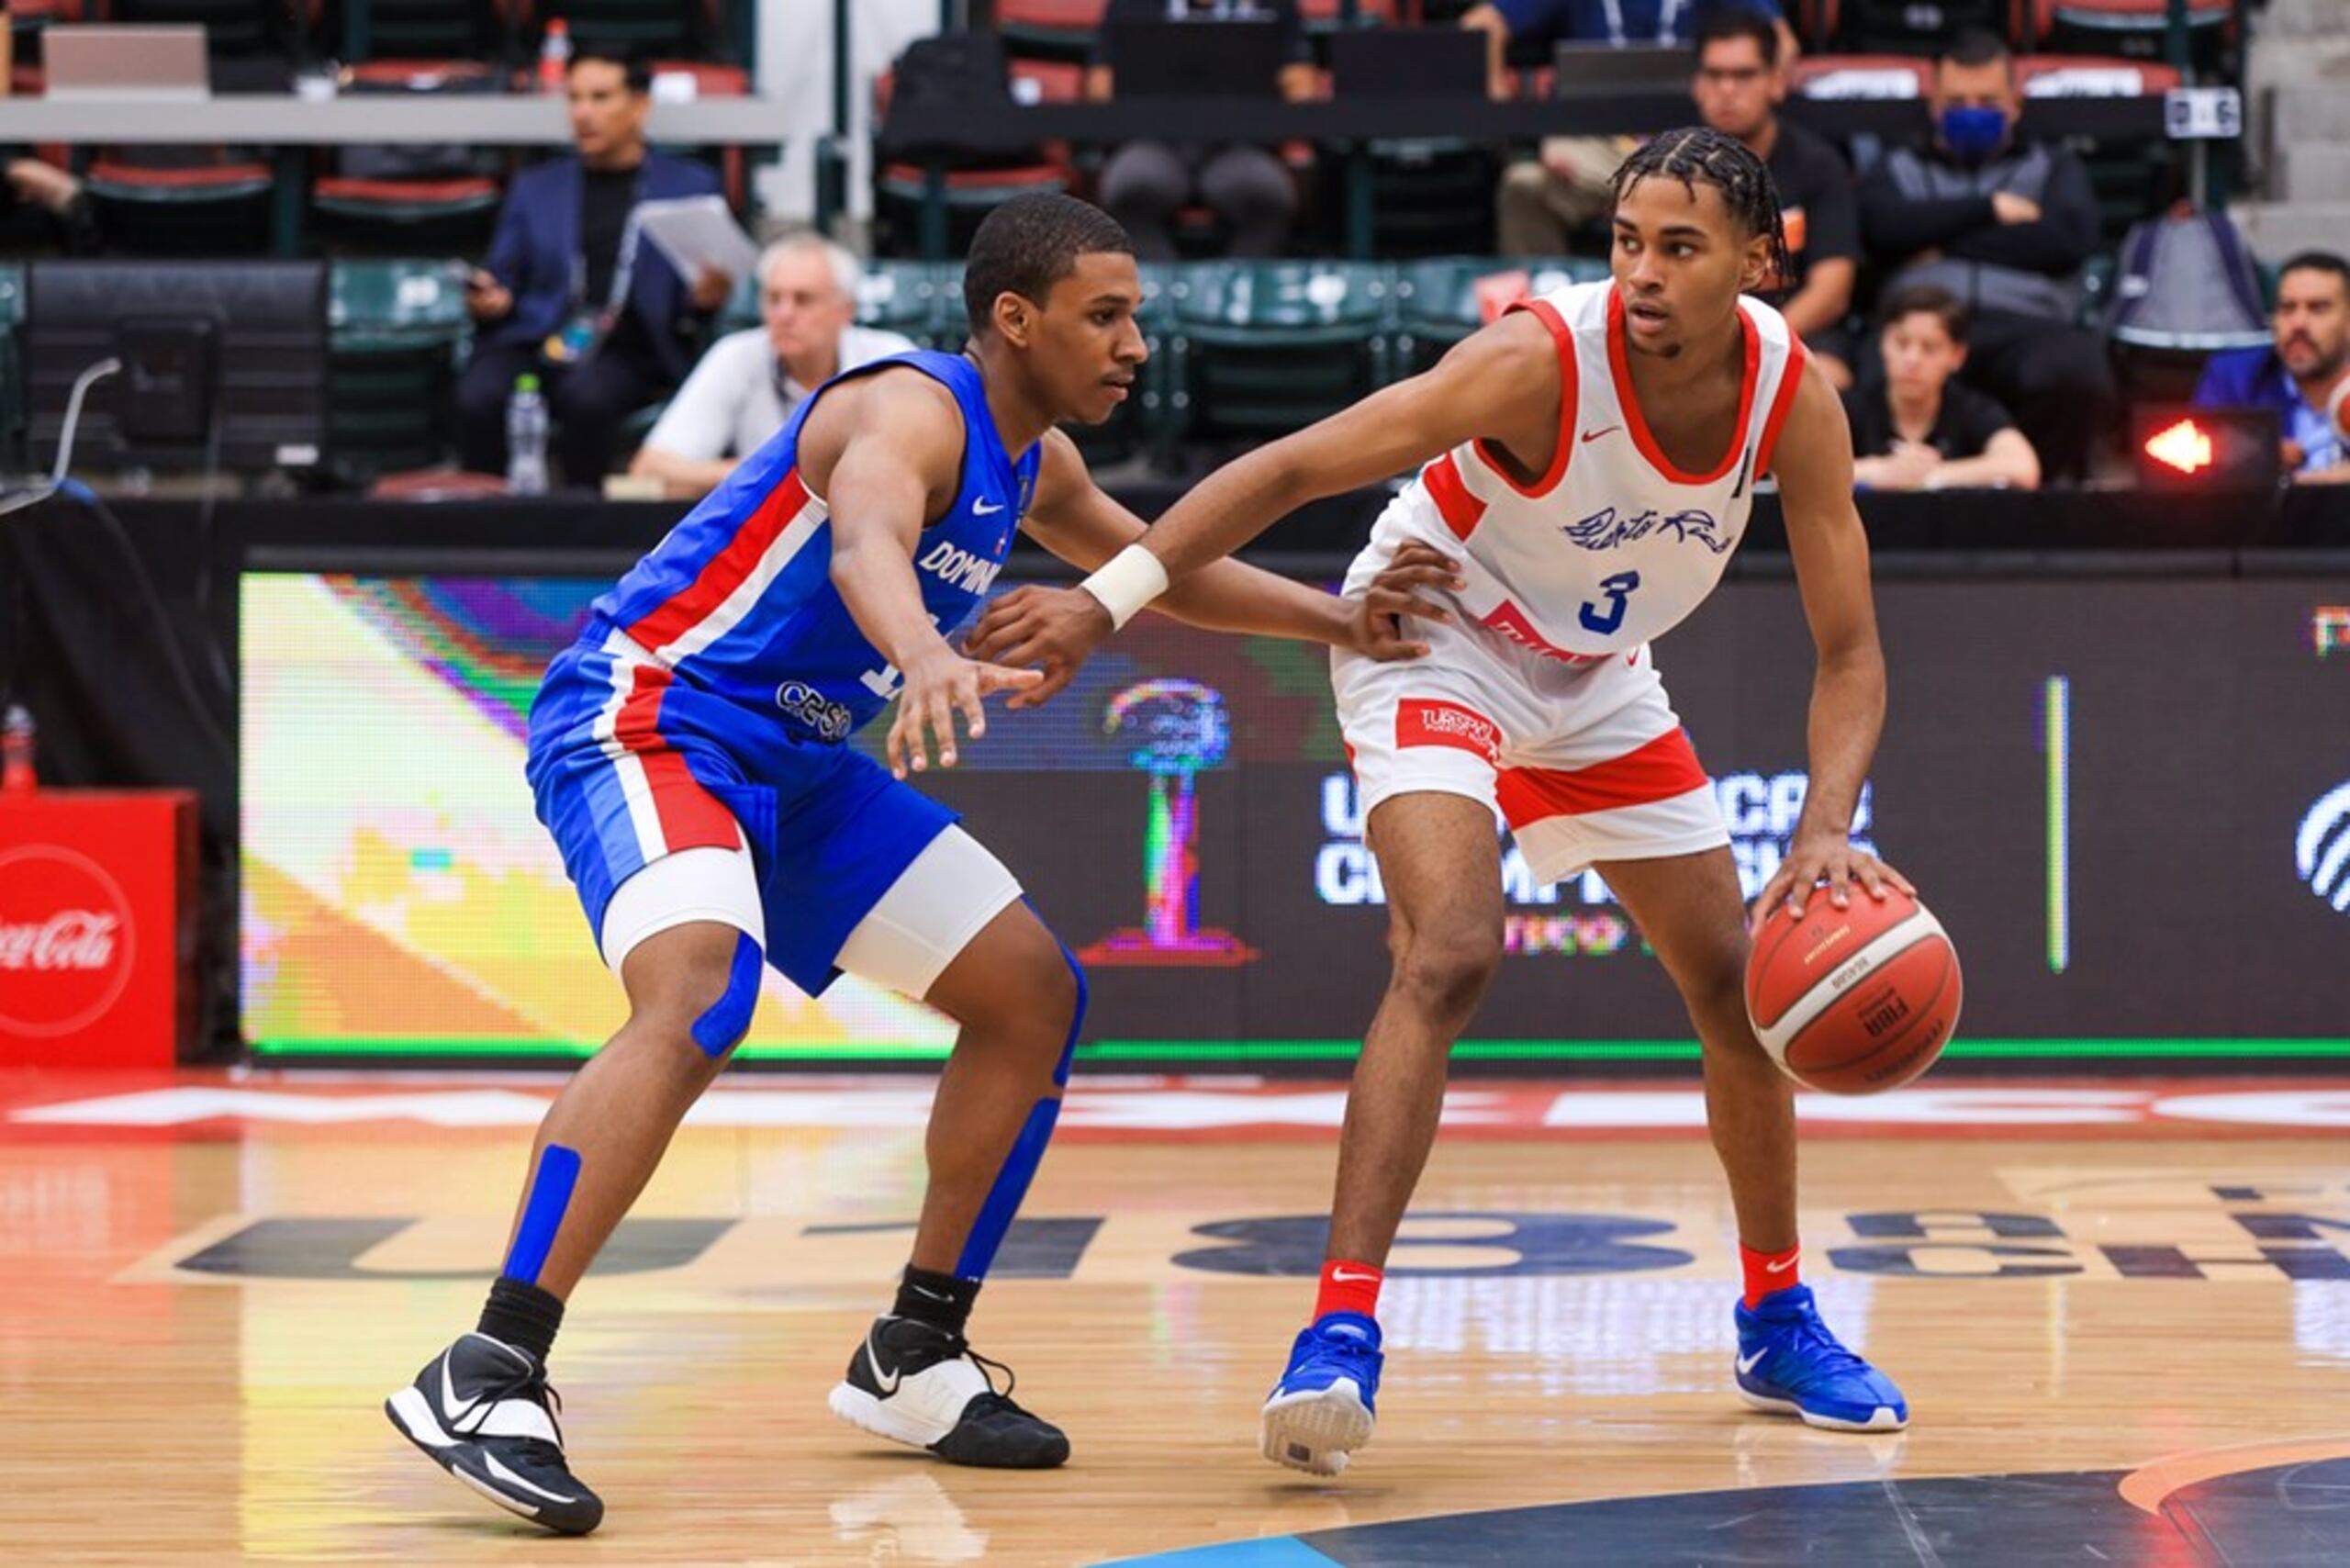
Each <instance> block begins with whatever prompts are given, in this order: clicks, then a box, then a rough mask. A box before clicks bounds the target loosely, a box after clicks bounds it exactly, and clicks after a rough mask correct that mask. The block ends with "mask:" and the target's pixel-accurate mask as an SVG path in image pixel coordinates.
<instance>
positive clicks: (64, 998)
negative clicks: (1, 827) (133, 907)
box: [0, 845, 137, 1039]
mask: <svg viewBox="0 0 2350 1568" xmlns="http://www.w3.org/2000/svg"><path fill="white" fill-rule="evenodd" d="M136 939H137V932H136V930H135V928H134V927H133V926H132V924H131V921H130V903H129V900H128V899H126V898H125V897H124V896H123V891H122V889H121V887H120V886H119V885H118V884H117V882H116V881H115V879H113V878H112V877H110V876H108V875H107V874H106V868H104V867H102V866H100V865H99V864H98V863H97V862H96V861H95V860H92V859H90V858H89V857H87V856H84V855H78V854H75V853H74V852H73V851H72V850H70V849H59V848H55V847H53V846H47V845H35V846H30V847H28V848H23V849H16V850H11V851H9V852H8V853H7V854H5V855H0V1034H15V1035H20V1036H30V1037H32V1038H35V1039H48V1038H53V1037H55V1036H61V1035H71V1034H75V1033H77V1032H79V1031H81V1030H83V1029H85V1028H87V1027H89V1026H90V1025H92V1024H95V1023H96V1022H97V1021H98V1020H99V1019H100V1018H103V1017H104V1016H105V1015H106V1010H107V1009H109V1008H111V1007H112V1006H113V1005H114V1004H115V1003H116V1002H118V1001H120V1000H121V999H122V993H123V991H124V990H125V988H127V987H128V986H129V984H130V970H131V958H132V951H133V944H134V943H135V941H136Z"/></svg>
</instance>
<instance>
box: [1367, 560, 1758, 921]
mask: <svg viewBox="0 0 2350 1568" xmlns="http://www.w3.org/2000/svg"><path fill="white" fill-rule="evenodd" d="M1422 591H1423V592H1425V591H1426V590H1422ZM1431 597H1435V598H1438V599H1441V600H1442V602H1444V603H1445V604H1446V605H1447V607H1448V608H1450V609H1452V610H1455V612H1456V614H1457V613H1458V611H1459V606H1458V604H1457V603H1455V602H1454V601H1452V600H1451V599H1449V597H1448V596H1442V595H1437V596H1431ZM1412 626H1413V630H1412V632H1411V635H1413V636H1415V637H1416V638H1417V639H1418V640H1420V641H1423V642H1425V643H1427V644H1428V645H1429V650H1430V651H1429V653H1428V655H1427V657H1425V658H1420V659H1406V660H1401V661H1398V662H1396V663H1393V664H1380V663H1378V662H1376V661H1375V660H1372V659H1370V658H1366V657H1364V656H1363V655H1360V654H1356V653H1349V652H1348V651H1346V650H1344V649H1339V650H1336V651H1334V652H1333V653H1332V655H1331V659H1330V681H1331V685H1332V687H1333V688H1334V689H1336V691H1337V702H1338V723H1339V727H1340V729H1341V730H1342V731H1343V732H1344V734H1345V736H1346V742H1347V749H1348V755H1349V756H1351V758H1352V759H1353V762H1354V768H1355V778H1356V779H1357V781H1358V783H1359V785H1360V798H1361V802H1362V812H1363V816H1364V819H1365V820H1366V821H1368V820H1369V818H1370V816H1371V811H1372V809H1373V808H1374V807H1376V806H1377V805H1378V804H1379V803H1380V802H1381V801H1385V800H1387V799H1389V798H1390V797H1391V796H1395V795H1404V794H1410V793H1413V792H1415V791H1419V790H1434V791H1437V792H1439V793H1442V794H1449V795H1464V796H1466V797H1468V798H1469V799H1471V800H1472V801H1483V803H1484V805H1485V807H1486V808H1487V809H1488V810H1490V811H1491V812H1493V813H1494V816H1495V817H1496V818H1498V819H1499V820H1500V821H1502V822H1504V823H1507V824H1508V826H1509V829H1510V832H1511V833H1512V834H1515V835H1516V839H1517V846H1518V848H1519V849H1520V850H1521V851H1523V852H1524V854H1525V856H1526V862H1527V869H1529V870H1530V871H1531V872H1532V873H1533V874H1534V878H1535V879H1536V880H1537V881H1538V882H1540V883H1544V884H1548V883H1550V882H1555V881H1558V880H1560V879H1562V878H1565V877H1571V876H1574V875H1577V874H1579V873H1580V872H1582V871H1583V870H1585V869H1587V868H1590V867H1591V866H1593V865H1595V864H1597V863H1599V862H1603V861H1608V860H1655V859H1662V858H1663V857H1667V856H1673V855H1693V854H1695V853H1697V852H1698V851H1700V850H1706V849H1716V848H1720V847H1722V846H1727V845H1728V844H1729V830H1728V828H1727V827H1726V826H1725V825H1724V823H1723V821H1722V814H1721V806H1720V803H1719V801H1718V800H1717V799H1716V797H1715V794H1714V787H1713V783H1712V781H1711V780H1710V779H1708V778H1707V777H1706V770H1705V769H1704V768H1703V767H1700V766H1699V765H1698V762H1697V754H1696V751H1695V748H1694V747H1693V746H1692V745H1690V742H1689V735H1688V732H1686V731H1685V730H1684V729H1683V728H1682V727H1681V720H1680V719H1679V717H1678V716H1677V715H1675V714H1674V712H1673V704H1672V702H1671V700H1669V699H1667V697H1666V696H1665V691H1664V682H1663V681H1662V680H1661V679H1659V678H1658V677H1657V673H1656V666H1655V665H1654V664H1653V663H1652V662H1651V659H1650V656H1649V650H1648V648H1647V646H1646V645H1645V644H1644V645H1642V646H1641V647H1639V649H1637V650H1635V651H1634V652H1632V653H1629V654H1617V655H1610V656H1608V657H1606V658H1604V659H1599V660H1595V661H1594V662H1593V663H1591V664H1587V665H1569V664H1565V663H1563V662H1561V661H1560V660H1557V659H1554V658H1550V657H1549V656H1547V655H1540V654H1537V653H1533V652H1531V651H1529V650H1527V649H1524V648H1521V647H1519V646H1517V645H1516V644H1512V643H1508V642H1505V641H1504V640H1502V638H1501V637H1500V636H1498V635H1497V634H1495V633H1491V632H1487V631H1485V630H1484V629H1483V628H1482V627H1477V626H1474V625H1471V626H1466V627H1464V626H1463V625H1462V624H1460V622H1459V621H1454V622H1431V621H1416V622H1413V623H1412Z"/></svg>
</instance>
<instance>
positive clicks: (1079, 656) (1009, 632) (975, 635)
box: [963, 583, 1116, 708]
mask: <svg viewBox="0 0 2350 1568" xmlns="http://www.w3.org/2000/svg"><path fill="white" fill-rule="evenodd" d="M1115 630H1116V628H1115V627H1113V626H1112V625H1111V624H1110V612H1109V611H1108V610H1104V609H1103V608H1102V601H1101V600H1100V599H1096V598H1094V597H1093V596H1092V595H1091V594H1090V593H1088V592H1086V591H1085V590H1084V589H1083V588H1044V587H1040V586H1039V585H1037V584H1035V583H1023V584H1022V585H1021V586H1020V587H1018V588H1013V590H1012V591H1011V592H1010V593H1008V594H1005V595H1004V596H1003V597H1002V598H1001V599H997V600H995V601H994V602H993V603H992V604H990V605H989V606H988V608H987V610H986V613H984V614H982V615H981V616H980V617H979V621H978V622H977V623H976V624H975V625H973V626H972V628H971V631H970V634H969V635H968V636H967V637H965V638H964V639H963V646H964V647H965V648H966V649H968V651H969V653H970V655H971V656H972V657H973V658H975V659H991V660H993V661H995V662H996V663H998V664H1004V665H1020V666H1034V667H1032V668H1030V669H1029V670H1028V672H1027V673H1029V674H1030V675H1032V676H1034V677H1035V679H1034V680H1033V681H1032V682H1031V683H1030V684H1029V685H1028V686H1027V687H1026V689H1024V690H1022V691H1021V692H1020V693H1019V694H1018V695H1016V696H1014V697H1013V700H1011V701H1010V702H1009V703H1007V704H1005V706H1007V707H1012V708H1034V707H1035V706H1036V705H1037V704H1038V703H1040V702H1042V701H1044V700H1046V698H1048V697H1050V696H1052V695H1053V693H1055V692H1057V691H1058V690H1059V689H1061V688H1062V687H1064V686H1067V685H1068V684H1069V682H1070V681H1071V680H1072V679H1074V678H1076V676H1077V672H1078V670H1079V668H1080V667H1081V666H1083V665H1084V663H1085V661H1086V659H1087V658H1088V657H1090V656H1091V655H1092V652H1093V650H1094V649H1096V648H1098V647H1100V646H1101V645H1102V641H1103V640H1104V639H1105V638H1107V637H1108V636H1109V635H1110V633H1112V632H1113V631H1115Z"/></svg>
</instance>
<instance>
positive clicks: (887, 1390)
mask: <svg viewBox="0 0 2350 1568" xmlns="http://www.w3.org/2000/svg"><path fill="white" fill-rule="evenodd" d="M990 1367H992V1368H994V1369H996V1370H997V1371H999V1372H1002V1373H1003V1377H1004V1383H1003V1392H1002V1394H998V1393H997V1392H996V1391H995V1380H994V1379H993V1378H991V1377H990V1376H989V1375H988V1370H987V1369H989V1368H990ZM832 1406H833V1414H834V1415H835V1416H838V1417H840V1418H841V1419H842V1420H844V1421H846V1422H847V1423H848V1424H849V1425H850V1426H852V1427H861V1428H864V1429H865V1430H867V1431H868V1432H871V1433H873V1434H874V1435H875V1436H877V1437H884V1438H889V1439H892V1440H894V1441H897V1442H901V1443H906V1444H909V1445H911V1446H912V1447H914V1448H918V1449H926V1450H929V1451H930V1452H932V1453H934V1454H936V1455H937V1456H938V1457H939V1458H941V1459H943V1460H946V1462H948V1463H950V1464H974V1465H983V1466H986V1467H988V1468H990V1469H994V1470H1049V1469H1051V1468H1052V1467H1053V1466H1054V1465H1057V1464H1063V1463H1066V1462H1068V1460H1069V1438H1068V1436H1067V1434H1065V1433H1063V1432H1062V1430H1061V1429H1060V1428H1058V1427H1056V1426H1054V1425H1053V1424H1052V1423H1051V1422H1049V1421H1044V1420H1039V1419H1038V1418H1037V1417H1035V1416H1032V1415H1030V1414H1029V1413H1028V1412H1027V1411H1025V1410H1023V1409H1022V1408H1021V1407H1020V1406H1017V1405H1014V1404H1013V1402H1012V1369H1011V1368H1009V1367H1007V1366H1005V1365H1004V1364H1003V1363H1002V1362H1001V1361H989V1360H988V1359H987V1358H986V1357H984V1356H981V1355H979V1354H977V1353H975V1352H974V1351H973V1350H972V1349H971V1347H970V1345H969V1343H968V1341H967V1340H965V1339H964V1338H963V1336H961V1335H960V1334H952V1333H949V1332H947V1331H946V1329H944V1328H939V1327H934V1326H933V1325H931V1324H928V1323H924V1322H922V1321H921V1320H920V1319H918V1318H912V1317H889V1316H883V1317H878V1318H876V1319H875V1320H874V1323H873V1327H872V1328H871V1329H870V1330H869V1331H868V1332H867V1334H866V1336H865V1343H864V1344H862V1345H859V1346H858V1347H857V1348H856V1354H854V1355H852V1356H851V1357H849V1359H848V1375H847V1377H845V1379H843V1380H842V1381H841V1383H839V1384H838V1385H837V1386H835V1387H834V1390H833V1396H832Z"/></svg>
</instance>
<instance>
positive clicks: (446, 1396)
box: [441, 1355, 481, 1431]
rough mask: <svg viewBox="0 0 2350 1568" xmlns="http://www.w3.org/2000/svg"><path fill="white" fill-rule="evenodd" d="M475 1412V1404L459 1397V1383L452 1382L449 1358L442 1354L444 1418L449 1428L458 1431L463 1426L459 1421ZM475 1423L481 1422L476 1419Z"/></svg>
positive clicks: (442, 1411)
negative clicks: (460, 1425) (470, 1403)
mask: <svg viewBox="0 0 2350 1568" xmlns="http://www.w3.org/2000/svg"><path fill="white" fill-rule="evenodd" d="M476 1403H477V1402H476ZM473 1414H475V1406H472V1405H467V1404H464V1402H462V1401H460V1400H459V1399H458V1398H457V1385H456V1384H455V1383H453V1382H452V1381H451V1380H450V1377H449V1358H448V1357H447V1356H445V1355H444V1356H442V1358H441V1418H442V1420H443V1421H444V1422H446V1423H448V1426H449V1429H450V1430H451V1431H458V1430H461V1429H462V1428H459V1427H458V1425H457V1423H458V1422H460V1421H462V1420H464V1418H465V1417H468V1416H471V1415H473ZM474 1425H476V1426H479V1425H481V1423H480V1422H479V1421H476V1422H475V1423H474Z"/></svg>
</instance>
